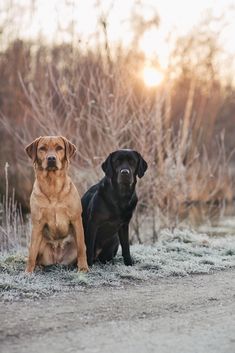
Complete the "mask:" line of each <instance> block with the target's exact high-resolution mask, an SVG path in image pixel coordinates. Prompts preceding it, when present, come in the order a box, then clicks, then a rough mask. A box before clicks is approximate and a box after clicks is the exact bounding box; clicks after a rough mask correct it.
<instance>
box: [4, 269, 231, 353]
mask: <svg viewBox="0 0 235 353" xmlns="http://www.w3.org/2000/svg"><path fill="white" fill-rule="evenodd" d="M0 318H1V319H0V322H1V327H0V351H1V352H2V353H12V352H17V353H21V352H22V353H32V352H33V353H39V352H40V353H42V352H47V353H54V352H56V353H60V352H61V353H62V352H63V353H67V352H80V351H81V352H89V353H91V352H102V353H106V352H109V353H110V352H122V353H125V352H128V353H131V352H135V353H136V352H141V353H145V352H161V353H165V352H175V353H177V352H180V353H184V352H185V353H186V352H187V353H191V352H193V353H196V352H201V353H205V352H206V353H210V352H213V353H216V352H219V353H225V352H228V353H231V352H235V270H234V269H233V270H229V271H222V272H217V273H214V274H211V275H194V276H188V277H183V278H176V277H171V278H164V279H159V280H157V281H156V283H155V284H151V285H147V284H146V283H145V284H141V285H138V286H125V287H121V288H118V289H116V288H115V289H112V288H104V287H102V288H98V289H94V288H92V289H85V290H84V291H81V292H71V293H69V294H66V295H65V294H59V295H57V296H55V297H50V298H48V299H43V300H40V301H23V302H15V303H1V304H0Z"/></svg>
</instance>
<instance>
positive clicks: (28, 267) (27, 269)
mask: <svg viewBox="0 0 235 353" xmlns="http://www.w3.org/2000/svg"><path fill="white" fill-rule="evenodd" d="M33 271H34V266H28V265H27V266H26V269H25V271H24V272H25V273H27V274H31V273H33Z"/></svg>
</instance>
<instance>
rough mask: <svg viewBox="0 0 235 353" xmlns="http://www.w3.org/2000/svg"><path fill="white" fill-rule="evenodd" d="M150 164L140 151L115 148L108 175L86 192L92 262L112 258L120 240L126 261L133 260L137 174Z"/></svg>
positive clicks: (86, 223) (85, 221)
mask: <svg viewBox="0 0 235 353" xmlns="http://www.w3.org/2000/svg"><path fill="white" fill-rule="evenodd" d="M147 167H148V165H147V163H146V162H145V160H144V159H143V158H142V156H141V155H140V154H139V153H138V152H136V151H132V150H118V151H115V152H113V153H111V154H110V155H109V156H108V158H107V159H106V160H105V162H104V163H103V164H102V169H103V171H104V172H105V177H104V178H103V179H102V180H101V181H100V182H99V183H98V184H96V185H93V186H92V187H91V188H90V189H89V190H88V191H87V192H86V193H85V194H84V195H83V197H82V208H83V213H82V219H83V227H84V232H85V242H86V247H87V260H88V265H89V266H92V264H93V262H94V261H95V260H99V261H101V262H102V263H105V262H106V261H110V260H112V259H113V257H114V256H115V255H116V253H117V250H118V246H119V241H120V243H121V247H122V256H123V258H124V263H125V265H127V266H131V265H132V264H133V261H132V259H131V256H130V246H129V232H128V227H129V222H130V220H131V217H132V214H133V211H134V209H135V207H136V204H137V202H138V198H137V195H136V193H135V185H136V181H137V180H136V176H137V175H138V177H139V178H142V177H143V175H144V173H145V171H146V170H147Z"/></svg>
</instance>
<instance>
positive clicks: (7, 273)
mask: <svg viewBox="0 0 235 353" xmlns="http://www.w3.org/2000/svg"><path fill="white" fill-rule="evenodd" d="M131 254H132V257H133V259H134V266H132V267H127V266H124V265H123V260H122V257H121V253H120V252H119V253H118V256H117V257H116V258H115V263H114V264H110V263H109V264H106V265H101V264H95V265H94V266H93V267H92V269H91V271H90V272H89V273H88V274H83V273H78V272H77V271H76V269H72V270H71V269H65V268H63V267H61V266H54V267H52V268H50V269H47V270H46V271H45V270H42V269H40V268H37V269H36V271H35V273H33V274H32V275H27V274H25V273H24V269H25V256H26V251H25V249H24V250H22V251H18V253H11V254H2V255H0V299H1V300H4V301H11V300H21V299H26V298H29V299H37V298H43V297H47V296H51V295H54V294H56V293H58V292H68V291H71V290H77V291H81V290H86V289H87V288H89V287H100V286H123V285H124V284H125V285H126V284H132V285H134V284H137V283H141V282H144V281H148V282H153V281H155V280H156V279H157V278H159V277H168V276H186V275H189V274H193V273H194V274H196V273H201V274H202V273H209V272H212V271H215V270H223V269H226V268H231V267H234V266H235V236H234V235H233V236H232V235H231V236H227V237H209V236H208V235H206V234H199V233H197V232H193V231H191V230H187V229H184V230H179V229H175V230H174V231H170V230H167V229H165V230H162V231H161V233H160V235H159V241H158V242H157V243H156V244H154V245H133V246H132V247H131Z"/></svg>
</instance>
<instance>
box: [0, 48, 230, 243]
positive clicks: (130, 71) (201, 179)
mask: <svg viewBox="0 0 235 353" xmlns="http://www.w3.org/2000/svg"><path fill="white" fill-rule="evenodd" d="M15 55H16V56H17V58H18V60H17V67H16V68H15V66H14V65H13V63H12V62H10V63H9V62H7V63H6V61H4V60H3V59H2V60H0V72H2V73H4V74H3V76H2V80H5V84H6V86H5V87H6V88H7V89H6V91H4V92H2V94H1V93H0V95H1V100H2V104H1V112H2V113H1V136H2V137H3V138H4V139H6V140H5V141H6V142H7V143H5V144H4V146H3V151H2V152H1V163H2V164H3V163H5V162H9V163H10V171H11V175H10V183H11V184H12V185H13V186H14V187H15V190H16V195H17V200H19V201H20V202H21V203H22V204H23V206H24V207H25V208H27V207H28V200H29V194H30V191H31V187H32V178H33V176H32V175H33V172H32V168H31V166H30V162H29V161H28V159H27V157H26V155H25V153H24V146H25V145H26V144H28V143H29V142H31V141H32V140H33V139H34V138H36V137H38V136H39V135H48V134H52V135H64V136H66V137H67V138H69V139H71V140H72V141H73V142H74V143H75V144H76V145H77V147H78V153H77V156H76V157H75V160H74V161H72V174H73V177H74V179H75V181H76V183H77V186H78V188H79V190H80V193H81V194H82V193H83V192H84V191H85V190H86V189H87V188H88V187H89V186H90V185H91V184H92V183H94V182H96V181H97V180H98V179H99V178H100V177H101V176H102V171H101V168H100V165H101V162H102V161H103V160H104V159H105V158H106V156H107V155H108V154H109V153H110V152H112V151H113V150H116V149H119V148H127V147H128V148H133V149H136V150H138V151H139V152H140V153H142V154H143V156H144V158H145V159H146V160H147V161H148V164H149V170H148V172H147V173H146V176H145V177H144V178H143V179H142V180H140V181H139V184H138V192H139V195H140V202H139V205H138V209H137V212H136V216H135V219H134V221H133V230H134V232H133V234H134V236H135V237H137V239H138V240H139V241H140V242H141V241H143V240H144V239H143V236H142V235H141V232H142V228H141V227H142V225H143V224H145V223H146V222H148V224H150V228H151V229H152V231H151V238H152V239H153V240H156V238H157V230H158V229H159V227H161V226H171V227H174V226H175V225H176V224H178V223H179V222H180V221H181V220H182V219H185V218H187V216H188V215H189V210H190V208H191V207H192V205H195V204H198V203H201V204H215V203H216V204H217V205H219V204H220V205H223V204H224V202H230V201H232V199H233V186H232V178H231V175H230V170H229V159H228V157H226V156H227V152H226V139H225V138H224V135H223V134H222V135H221V134H217V137H216V126H217V121H218V120H219V111H220V108H221V106H222V105H223V104H224V101H225V95H224V94H223V87H222V85H221V84H220V83H219V81H218V80H217V78H216V77H214V78H213V80H212V78H211V77H210V80H212V81H210V85H209V83H208V85H209V86H208V87H210V88H208V87H207V89H205V82H204V86H203V87H202V86H201V80H200V76H197V73H194V72H191V74H190V75H189V73H188V71H187V77H184V74H183V73H182V74H181V75H180V76H179V77H178V78H177V79H175V80H174V81H171V80H166V82H165V83H163V85H162V86H161V87H158V88H156V89H150V88H147V87H145V86H144V85H143V82H142V80H141V78H140V77H139V75H138V73H139V72H140V71H141V68H142V66H143V59H144V58H143V57H142V56H141V55H138V53H136V55H134V54H133V53H132V54H131V55H129V54H128V55H125V53H123V52H122V51H119V52H117V53H116V56H115V59H113V58H112V63H111V65H110V60H111V58H110V56H109V60H108V61H107V60H106V58H105V57H104V56H103V54H101V53H99V52H96V53H95V52H87V53H84V52H83V53H82V52H80V51H79V50H77V51H75V50H71V46H69V45H63V46H58V47H56V46H55V47H53V48H52V49H50V48H47V47H40V48H38V49H37V50H36V51H34V52H33V51H32V46H31V44H30V43H23V42H15V43H13V44H12V45H11V46H10V47H9V48H8V50H7V51H6V52H5V53H4V58H5V60H6V59H7V58H8V57H9V58H10V59H12V58H13V56H15ZM9 65H10V67H11V70H10V69H9V71H8V72H7V73H6V72H5V69H6V67H7V68H8V66H9ZM4 75H5V76H4ZM168 75H169V76H170V72H169V73H168ZM209 89H211V90H212V91H213V93H214V94H215V95H214V96H213V97H210V96H209V91H208V90H209ZM6 92H8V94H6ZM9 99H10V100H11V102H12V103H11V104H8V103H7V102H9ZM218 101H219V102H220V104H218ZM221 139H222V140H221ZM216 141H218V142H216ZM3 180H4V178H2V186H1V188H2V189H4V183H3Z"/></svg>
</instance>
